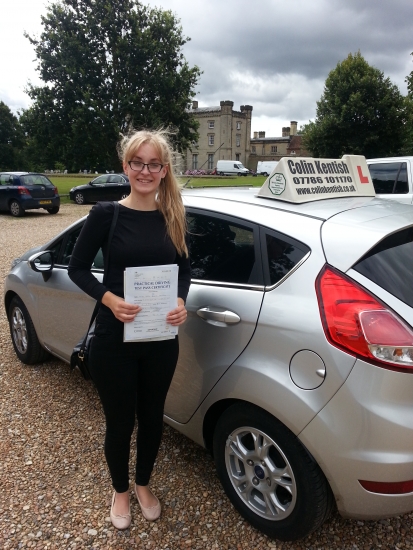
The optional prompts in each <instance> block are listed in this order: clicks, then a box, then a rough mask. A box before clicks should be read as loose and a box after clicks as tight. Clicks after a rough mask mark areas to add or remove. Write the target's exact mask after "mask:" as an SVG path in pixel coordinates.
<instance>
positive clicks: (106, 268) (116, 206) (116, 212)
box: [82, 202, 119, 348]
mask: <svg viewBox="0 0 413 550" xmlns="http://www.w3.org/2000/svg"><path fill="white" fill-rule="evenodd" d="M113 205H114V212H113V218H112V223H111V224H110V229H109V235H108V247H107V251H108V252H107V255H106V261H105V259H104V260H103V261H104V271H103V280H102V284H105V282H106V279H107V276H108V271H109V255H110V244H111V242H112V237H113V233H114V232H115V227H116V222H117V220H118V215H119V203H118V202H114V203H113ZM99 307H100V302H96V304H95V309H94V310H93V313H92V318H91V319H90V323H89V328H88V329H87V332H86V336H85V340H84V342H83V344H82V348H83V347H84V345H85V343H86V338H87V334H88V332H89V329H90V327H91V326H92V324H93V321H94V320H95V318H96V315H97V314H98V311H99Z"/></svg>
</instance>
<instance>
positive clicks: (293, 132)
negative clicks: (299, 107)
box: [290, 120, 297, 136]
mask: <svg viewBox="0 0 413 550" xmlns="http://www.w3.org/2000/svg"><path fill="white" fill-rule="evenodd" d="M290 127H291V132H290V133H291V135H292V136H296V135H297V121H296V120H292V121H291V122H290Z"/></svg>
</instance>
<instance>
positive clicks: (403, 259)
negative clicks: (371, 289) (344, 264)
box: [353, 228, 413, 307]
mask: <svg viewBox="0 0 413 550" xmlns="http://www.w3.org/2000/svg"><path fill="white" fill-rule="evenodd" d="M353 269H355V270H356V271H358V272H359V273H361V274H362V275H364V276H365V277H367V278H368V279H370V281H373V282H374V283H376V284H377V285H379V286H380V287H381V288H384V289H385V290H387V292H390V294H392V295H393V296H396V298H399V300H401V301H402V302H404V303H406V304H408V305H409V306H410V307H413V285H412V273H413V228H409V229H404V230H402V231H398V232H397V233H393V234H392V235H390V236H389V237H387V238H385V239H384V240H383V241H381V242H380V243H379V244H378V245H376V246H375V247H374V248H373V249H372V250H371V251H370V252H368V253H367V254H366V255H365V256H364V257H363V258H362V259H361V260H359V261H358V262H357V264H356V265H355V266H353Z"/></svg>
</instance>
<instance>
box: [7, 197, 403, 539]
mask: <svg viewBox="0 0 413 550" xmlns="http://www.w3.org/2000/svg"><path fill="white" fill-rule="evenodd" d="M89 208H90V207H88V206H74V205H63V206H62V208H61V210H60V212H59V214H57V215H55V216H51V215H50V214H47V213H46V212H43V211H39V212H36V211H33V212H29V213H27V215H26V216H25V217H23V218H12V217H11V216H9V215H7V214H0V274H1V278H0V280H1V291H2V290H3V280H4V277H5V275H6V273H7V272H8V269H9V266H10V262H11V260H12V259H13V258H14V257H16V256H18V255H19V254H20V253H22V252H24V251H25V250H27V249H28V248H30V247H32V246H35V245H38V244H42V243H44V242H45V241H47V240H48V239H49V238H51V237H52V236H54V235H56V234H57V233H58V232H59V231H60V230H62V229H64V228H65V227H67V226H68V225H69V224H70V223H72V222H73V221H75V220H76V219H78V218H80V217H81V216H82V215H84V214H86V213H87V212H88V211H89ZM56 307H58V304H56ZM62 314H64V312H62ZM0 335H1V336H0V338H1V340H0V388H1V395H0V490H1V496H0V549H18V548H39V549H40V548H42V549H45V548H56V549H61V548H68V549H69V548H70V549H72V550H74V549H80V548H82V549H86V548H87V549H98V548H99V549H113V550H115V549H116V550H118V549H129V548H139V549H141V548H142V549H144V548H145V549H146V548H148V549H169V550H175V549H181V548H189V549H217V550H223V549H231V550H239V549H248V550H254V549H262V548H279V549H281V548H282V549H295V550H300V549H301V550H304V549H314V550H315V549H326V550H327V549H328V550H330V549H336V548H340V549H349V550H354V549H363V550H373V549H376V548H385V549H395V548H400V549H401V548H413V529H412V527H413V514H408V515H405V516H402V517H397V518H392V519H389V520H382V521H377V522H366V521H364V522H363V521H350V520H344V519H342V518H341V517H340V516H338V515H337V514H334V515H333V517H332V518H331V519H330V520H329V521H328V522H327V523H325V524H324V526H323V528H322V529H320V530H319V531H318V532H316V533H314V534H313V535H311V536H310V537H307V538H306V539H304V540H302V541H299V542H296V543H282V542H279V541H272V540H270V539H269V538H268V537H266V536H263V535H261V534H260V533H259V532H257V531H256V530H255V529H253V528H252V527H251V526H250V525H249V524H248V523H246V522H245V521H244V520H243V519H242V518H241V517H240V516H239V515H238V513H237V512H235V511H234V509H233V508H232V506H231V504H230V503H229V501H228V500H227V498H226V497H225V495H224V493H223V491H222V489H221V486H220V484H219V481H218V479H217V476H216V474H215V469H214V464H213V461H212V459H211V457H210V455H209V454H208V453H207V452H206V451H205V450H204V449H202V448H201V447H199V446H197V445H195V444H194V443H192V442H191V441H190V440H188V439H187V438H185V437H184V436H182V435H180V434H179V433H178V432H176V431H174V430H173V429H171V428H169V427H168V426H165V433H164V439H163V443H162V447H161V450H160V453H159V456H158V461H157V464H156V466H155V471H154V475H153V478H152V485H153V488H154V491H155V493H156V494H157V495H158V496H159V497H160V498H161V500H162V503H163V506H164V508H163V510H164V511H163V514H162V516H161V519H160V520H159V521H158V522H156V523H149V522H147V521H145V520H144V519H143V517H142V515H141V514H140V513H139V510H138V506H137V504H136V502H135V501H134V500H133V499H132V515H133V519H132V525H131V528H130V529H128V530H126V531H124V532H118V531H116V530H115V529H114V528H113V527H112V525H111V523H110V520H109V517H108V516H109V505H110V498H111V494H112V490H111V486H110V480H109V477H108V474H107V471H106V465H105V460H104V456H103V449H102V442H103V435H104V418H103V414H102V411H101V407H100V404H99V400H98V398H97V394H96V392H95V390H94V387H93V385H92V383H91V382H85V381H84V380H83V379H82V378H81V376H80V375H79V374H78V373H77V372H75V373H71V372H70V369H69V367H68V365H66V364H65V363H63V362H61V361H58V360H50V361H48V362H46V363H44V364H42V365H36V366H27V365H23V364H21V363H20V362H19V361H18V359H17V358H16V355H15V354H14V351H13V348H12V345H11V342H10V336H9V330H8V324H7V320H6V315H5V312H4V310H3V306H2V307H1V309H0ZM131 464H132V461H131ZM131 479H133V477H132V470H131Z"/></svg>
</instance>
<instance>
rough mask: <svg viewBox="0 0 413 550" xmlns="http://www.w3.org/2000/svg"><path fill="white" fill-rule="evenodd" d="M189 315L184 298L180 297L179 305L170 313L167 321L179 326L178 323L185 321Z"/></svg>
mask: <svg viewBox="0 0 413 550" xmlns="http://www.w3.org/2000/svg"><path fill="white" fill-rule="evenodd" d="M187 315H188V314H187V311H186V308H185V303H184V301H183V300H182V298H178V307H177V308H176V309H173V310H172V311H170V312H169V313H168V315H167V316H166V322H167V323H169V324H170V325H172V326H174V327H177V326H178V325H182V324H183V323H185V321H186V318H187Z"/></svg>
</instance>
